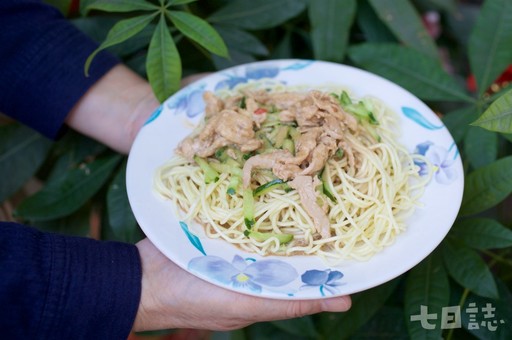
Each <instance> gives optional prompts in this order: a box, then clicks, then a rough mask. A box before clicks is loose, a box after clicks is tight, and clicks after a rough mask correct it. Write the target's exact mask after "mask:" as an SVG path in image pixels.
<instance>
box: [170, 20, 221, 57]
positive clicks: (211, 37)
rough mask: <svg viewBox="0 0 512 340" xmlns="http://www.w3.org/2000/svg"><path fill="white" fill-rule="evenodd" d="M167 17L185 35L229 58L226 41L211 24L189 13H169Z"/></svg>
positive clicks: (209, 49) (215, 52) (211, 50)
mask: <svg viewBox="0 0 512 340" xmlns="http://www.w3.org/2000/svg"><path fill="white" fill-rule="evenodd" d="M167 15H168V16H169V18H170V19H171V21H172V23H173V24H174V26H176V28H177V29H178V30H180V32H181V33H183V35H185V36H186V37H188V38H190V39H192V40H193V41H195V42H196V43H198V44H199V45H201V46H202V47H204V48H206V49H207V50H208V51H210V52H212V53H214V54H216V55H219V56H221V57H228V49H227V47H226V45H225V44H224V41H223V40H222V38H221V36H220V35H219V33H217V31H215V29H214V28H213V27H212V26H210V24H209V23H207V22H206V21H204V20H203V19H201V18H199V17H197V16H195V15H193V14H190V13H187V12H181V11H168V12H167Z"/></svg>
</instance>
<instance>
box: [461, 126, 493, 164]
mask: <svg viewBox="0 0 512 340" xmlns="http://www.w3.org/2000/svg"><path fill="white" fill-rule="evenodd" d="M464 155H465V156H466V160H467V161H469V163H470V164H471V166H472V167H473V168H475V169H478V168H481V167H482V166H486V165H489V164H491V163H492V162H494V161H495V160H496V159H497V157H498V134H497V133H496V132H493V131H487V130H484V129H480V128H478V127H474V126H469V128H468V130H467V133H466V137H465V138H464Z"/></svg>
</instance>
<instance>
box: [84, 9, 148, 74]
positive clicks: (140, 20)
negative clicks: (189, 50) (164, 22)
mask: <svg viewBox="0 0 512 340" xmlns="http://www.w3.org/2000/svg"><path fill="white" fill-rule="evenodd" d="M157 14H158V13H154V14H146V15H139V16H136V17H134V18H130V19H124V20H120V21H119V22H117V23H116V24H115V25H114V27H112V29H111V30H110V31H109V32H108V35H107V38H106V39H105V41H103V42H102V43H101V45H100V46H99V47H98V48H97V49H96V50H94V52H92V53H91V55H89V57H88V58H87V60H86V61H85V66H84V71H85V74H86V75H87V76H89V68H90V66H91V62H92V60H93V59H94V57H95V56H96V54H98V53H99V52H100V51H102V50H104V49H105V48H107V47H110V46H113V45H116V44H119V43H121V42H123V41H125V40H127V39H129V38H131V37H133V36H134V35H135V34H137V33H139V32H140V31H142V30H143V29H144V27H146V26H147V25H148V24H149V23H150V22H151V20H153V19H154V18H155V17H156V15H157Z"/></svg>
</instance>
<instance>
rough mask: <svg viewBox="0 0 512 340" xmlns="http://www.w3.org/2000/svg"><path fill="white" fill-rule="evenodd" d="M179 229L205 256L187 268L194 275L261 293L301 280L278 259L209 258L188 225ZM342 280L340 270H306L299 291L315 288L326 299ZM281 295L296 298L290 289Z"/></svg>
mask: <svg viewBox="0 0 512 340" xmlns="http://www.w3.org/2000/svg"><path fill="white" fill-rule="evenodd" d="M180 226H181V229H182V230H183V232H184V233H185V234H186V236H187V238H188V240H189V241H190V243H191V244H192V245H193V246H194V247H195V248H196V249H197V250H199V251H200V252H201V253H202V254H203V255H205V256H200V257H194V258H192V259H191V260H190V261H189V263H188V267H187V269H188V270H189V271H191V272H194V273H197V274H200V275H203V276H206V277H208V278H209V279H211V280H213V281H215V282H218V283H220V284H222V285H225V286H228V287H232V288H235V289H242V290H247V291H250V292H253V293H261V291H262V290H263V288H276V287H282V286H286V285H288V284H290V283H292V282H293V281H296V280H298V278H299V274H298V272H297V270H296V268H294V267H293V266H292V265H290V264H288V263H287V262H285V261H281V260H277V259H268V260H267V259H264V260H256V259H254V258H245V259H244V258H242V257H241V256H240V255H235V256H234V257H233V259H232V260H231V261H230V262H229V261H227V260H225V259H224V258H222V257H219V256H212V255H206V252H205V250H204V248H203V245H202V244H201V241H200V239H199V237H197V236H196V235H195V234H194V233H192V232H191V231H190V229H189V228H188V225H187V224H186V223H185V222H183V221H180ZM342 278H343V273H341V272H340V271H338V270H331V269H324V270H317V269H312V270H307V271H306V272H304V273H303V274H302V275H301V276H300V279H301V280H302V283H304V284H303V285H302V286H301V287H300V289H304V288H315V289H318V292H319V295H320V296H326V293H325V292H326V291H327V292H328V293H329V294H331V295H334V294H336V293H337V287H339V286H341V285H342V283H340V282H339V280H341V279H342ZM281 293H282V294H284V295H288V296H293V295H294V289H293V288H287V290H284V291H282V292H281Z"/></svg>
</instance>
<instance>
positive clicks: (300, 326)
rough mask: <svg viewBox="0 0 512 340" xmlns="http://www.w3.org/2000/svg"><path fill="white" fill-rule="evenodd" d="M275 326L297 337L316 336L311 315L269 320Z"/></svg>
mask: <svg viewBox="0 0 512 340" xmlns="http://www.w3.org/2000/svg"><path fill="white" fill-rule="evenodd" d="M271 323H272V324H273V325H274V326H276V327H277V328H279V329H281V330H283V331H285V332H286V333H288V334H292V335H295V336H298V337H303V336H304V337H308V338H313V339H314V338H317V337H318V335H319V334H318V332H317V330H316V328H315V323H314V321H313V318H312V316H311V315H306V316H303V317H301V318H295V319H289V320H279V321H272V322H271Z"/></svg>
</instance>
